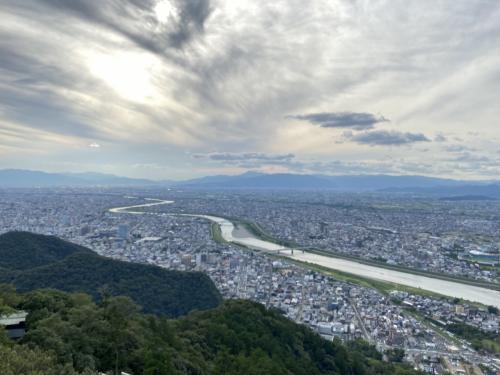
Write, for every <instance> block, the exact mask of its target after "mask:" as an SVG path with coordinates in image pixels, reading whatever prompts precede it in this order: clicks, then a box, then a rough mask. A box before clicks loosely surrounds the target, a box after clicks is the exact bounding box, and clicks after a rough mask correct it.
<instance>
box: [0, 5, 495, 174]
mask: <svg viewBox="0 0 500 375" xmlns="http://www.w3.org/2000/svg"><path fill="white" fill-rule="evenodd" d="M0 18H1V20H2V22H1V23H0V168H30V169H42V170H47V171H74V172H79V171H100V172H110V173H116V174H121V175H129V176H135V177H148V178H158V179H165V178H166V179H170V178H174V179H175V178H188V177H193V176H200V175H205V174H212V173H241V172H244V171H245V170H246V169H256V170H260V171H267V172H271V171H280V172H299V173H310V172H314V173H316V172H315V171H323V172H325V173H331V174H345V173H402V174H416V173H422V174H428V175H436V176H443V177H445V176H446V177H460V178H485V179H486V178H491V176H492V175H495V174H496V175H500V163H499V160H500V154H499V153H498V152H497V151H498V142H499V141H500V130H499V129H500V124H499V120H498V119H499V118H500V107H499V106H498V103H497V101H498V98H499V97H500V3H499V2H498V1H496V0H480V1H469V0H437V1H436V0H418V1H417V0H415V1H413V0H410V1H407V0H390V1H389V0H372V1H366V0H355V1H353V0H312V1H310V2H304V1H302V0H276V1H273V2H269V1H260V0H252V1H249V0H144V1H139V0H102V1H98V2H96V1H94V2H93V1H86V0H72V1H70V0H23V1H17V0H0ZM96 145H98V146H96ZM396 146H397V147H396ZM476 150H481V152H479V151H476ZM131 166H132V167H131Z"/></svg>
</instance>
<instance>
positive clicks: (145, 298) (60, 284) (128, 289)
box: [0, 232, 221, 317]
mask: <svg viewBox="0 0 500 375" xmlns="http://www.w3.org/2000/svg"><path fill="white" fill-rule="evenodd" d="M0 254H1V258H0V259H1V261H0V267H3V268H0V283H7V284H13V285H15V286H16V288H17V289H18V290H19V291H30V290H34V289H38V288H54V289H60V290H63V291H67V292H85V293H87V294H90V295H91V296H92V297H93V298H94V300H98V299H99V298H101V296H102V295H103V294H104V295H112V296H115V295H123V296H128V297H130V298H131V299H132V300H134V301H135V302H136V303H137V304H139V305H141V306H142V307H143V309H144V311H145V312H147V313H154V314H158V315H166V316H169V317H176V316H180V315H184V314H187V313H188V312H190V311H192V310H203V309H209V308H213V307H216V306H217V305H218V304H219V303H220V302H221V297H220V295H219V292H218V291H217V289H216V287H215V285H214V284H213V282H212V281H211V280H210V279H209V277H208V276H206V275H205V274H203V273H199V272H181V271H170V270H165V269H163V268H160V267H157V266H152V265H144V264H136V263H129V262H122V261H118V260H113V259H109V258H105V257H101V256H99V255H97V254H95V253H94V252H92V251H91V250H89V249H87V248H84V247H81V246H77V245H74V244H71V243H69V242H66V241H62V240H60V239H58V238H56V237H50V236H41V235H35V234H32V233H25V232H14V233H7V234H4V235H1V236H0ZM5 258H8V259H5Z"/></svg>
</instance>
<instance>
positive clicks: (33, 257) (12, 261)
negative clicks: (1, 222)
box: [0, 232, 94, 270]
mask: <svg viewBox="0 0 500 375" xmlns="http://www.w3.org/2000/svg"><path fill="white" fill-rule="evenodd" d="M78 252H80V253H86V254H93V253H94V252H93V251H92V250H90V249H87V248H85V247H83V246H79V245H76V244H74V243H71V242H68V241H64V240H61V239H60V238H57V237H54V236H43V235H40V234H34V233H29V232H8V233H4V234H2V235H0V268H7V269H10V270H26V269H29V268H34V267H39V266H44V265H47V264H50V263H53V262H56V261H59V260H62V259H64V258H65V257H67V256H69V255H71V254H74V253H78Z"/></svg>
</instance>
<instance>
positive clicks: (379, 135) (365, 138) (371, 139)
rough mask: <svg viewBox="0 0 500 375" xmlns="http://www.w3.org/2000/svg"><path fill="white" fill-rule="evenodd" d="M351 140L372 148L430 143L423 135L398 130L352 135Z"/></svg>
mask: <svg viewBox="0 0 500 375" xmlns="http://www.w3.org/2000/svg"><path fill="white" fill-rule="evenodd" d="M350 139H351V140H352V141H354V142H356V143H359V144H366V145H371V146H376V145H382V146H401V145H407V144H412V143H416V142H430V139H429V138H427V137H426V136H425V135H423V134H421V133H404V132H399V131H396V130H390V131H389V130H375V131H371V132H364V133H360V134H356V135H352V136H351V137H350Z"/></svg>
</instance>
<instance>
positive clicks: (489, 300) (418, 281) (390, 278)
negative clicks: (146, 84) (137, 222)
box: [110, 199, 500, 308]
mask: <svg viewBox="0 0 500 375" xmlns="http://www.w3.org/2000/svg"><path fill="white" fill-rule="evenodd" d="M171 203H173V201H165V200H159V199H149V200H148V203H145V204H141V205H135V206H128V207H117V208H112V209H110V212H113V213H130V214H144V213H146V212H144V211H134V209H136V208H143V207H151V206H157V205H163V204H171ZM148 214H153V213H148ZM156 215H179V216H191V217H200V218H204V219H206V220H210V221H212V222H214V223H217V224H218V225H219V227H220V228H221V234H222V237H223V238H224V240H225V241H227V242H230V243H234V244H237V245H243V246H245V247H248V248H250V249H254V250H260V251H267V252H270V253H274V254H277V253H278V251H279V255H281V256H283V257H286V258H291V259H294V260H297V261H301V262H305V263H310V264H314V265H319V266H322V267H326V268H330V269H332V270H337V271H342V272H347V273H350V274H353V275H357V276H362V277H367V278H371V279H375V280H380V281H386V282H391V283H396V284H401V285H406V286H410V287H414V288H421V289H424V290H428V291H430V292H434V293H439V294H442V295H445V296H449V297H457V298H463V299H466V300H469V301H472V302H479V303H482V304H485V305H491V306H496V307H498V308H500V291H496V290H491V289H486V288H481V287H477V286H472V285H468V284H462V283H459V282H454V281H447V280H441V279H436V278H433V277H430V276H421V275H414V274H411V273H405V272H401V271H395V270H390V269H386V268H381V267H376V266H372V265H367V264H363V263H359V262H356V261H353V260H347V259H340V258H335V257H329V256H325V255H318V254H314V253H309V252H302V251H300V250H292V249H291V248H287V247H283V246H280V245H277V244H275V243H272V242H268V241H264V240H261V239H259V238H257V237H255V236H254V235H252V234H251V233H250V232H248V231H238V230H235V226H234V224H233V223H232V222H231V221H229V220H227V219H225V218H222V217H217V216H212V215H191V214H162V213H158V214H156Z"/></svg>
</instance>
